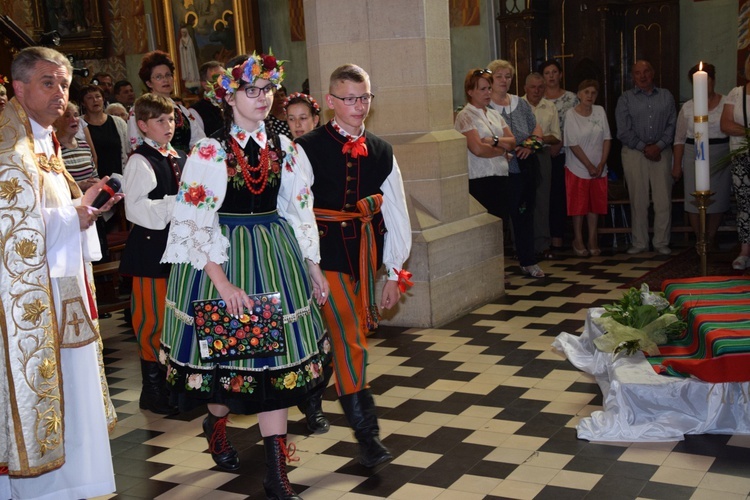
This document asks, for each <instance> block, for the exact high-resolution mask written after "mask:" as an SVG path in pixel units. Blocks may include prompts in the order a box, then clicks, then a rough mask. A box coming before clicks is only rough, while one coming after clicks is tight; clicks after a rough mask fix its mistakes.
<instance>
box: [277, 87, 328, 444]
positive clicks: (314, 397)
mask: <svg viewBox="0 0 750 500" xmlns="http://www.w3.org/2000/svg"><path fill="white" fill-rule="evenodd" d="M284 109H285V110H286V122H287V125H289V130H290V131H291V132H292V136H291V138H294V139H296V138H297V137H302V136H303V135H305V134H306V133H308V132H310V131H311V130H312V129H314V128H315V127H317V126H318V125H319V124H320V105H319V104H318V102H317V101H316V100H315V98H313V97H312V96H310V95H307V94H303V93H301V92H295V93H293V94H291V95H289V96H288V97H287V98H286V100H285V101H284ZM332 374H333V368H332V367H331V366H327V367H326V368H325V370H324V375H325V383H324V384H320V386H319V387H318V389H316V390H315V392H313V393H312V394H310V398H309V399H308V400H307V402H305V403H303V404H301V405H299V410H300V411H301V412H302V413H304V414H305V418H306V420H307V428H308V429H309V430H310V432H312V433H314V434H323V433H324V432H328V430H329V429H330V428H331V423H330V422H329V421H328V419H327V418H326V416H325V414H324V413H323V392H324V391H325V389H326V387H327V386H328V381H329V380H331V375H332Z"/></svg>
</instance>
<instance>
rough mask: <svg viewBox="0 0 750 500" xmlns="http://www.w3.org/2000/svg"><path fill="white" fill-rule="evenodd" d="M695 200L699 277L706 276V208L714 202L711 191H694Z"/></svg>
mask: <svg viewBox="0 0 750 500" xmlns="http://www.w3.org/2000/svg"><path fill="white" fill-rule="evenodd" d="M691 194H692V195H693V197H694V198H695V200H693V205H695V206H696V207H698V221H699V222H698V224H699V225H698V242H697V243H696V249H697V250H698V255H700V258H701V276H706V275H707V274H708V271H707V265H706V254H707V250H708V241H707V240H706V208H708V206H709V205H710V204H711V203H713V202H714V200H712V199H711V197H712V196H713V195H714V193H713V192H712V191H695V192H693V193H691Z"/></svg>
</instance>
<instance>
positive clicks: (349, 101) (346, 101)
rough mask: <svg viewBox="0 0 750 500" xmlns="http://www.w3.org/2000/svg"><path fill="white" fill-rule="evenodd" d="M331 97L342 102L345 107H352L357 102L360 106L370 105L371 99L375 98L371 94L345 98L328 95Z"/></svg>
mask: <svg viewBox="0 0 750 500" xmlns="http://www.w3.org/2000/svg"><path fill="white" fill-rule="evenodd" d="M329 95H330V96H331V97H335V98H336V99H338V100H340V101H344V104H346V105H347V106H354V105H355V104H357V101H358V100H359V101H361V102H362V104H370V102H372V100H373V99H375V96H374V95H373V94H364V95H358V96H356V97H355V96H346V97H339V96H337V95H333V94H329Z"/></svg>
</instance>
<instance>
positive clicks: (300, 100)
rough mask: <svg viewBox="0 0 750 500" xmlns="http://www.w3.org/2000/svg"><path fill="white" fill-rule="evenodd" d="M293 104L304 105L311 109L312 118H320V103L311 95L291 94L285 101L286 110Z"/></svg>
mask: <svg viewBox="0 0 750 500" xmlns="http://www.w3.org/2000/svg"><path fill="white" fill-rule="evenodd" d="M292 104H304V105H306V106H307V107H308V108H310V114H311V115H312V116H320V105H318V102H317V101H316V100H315V99H314V98H313V97H312V96H310V95H307V94H303V93H301V92H295V93H294V94H289V95H288V96H287V98H286V101H284V109H286V108H288V107H289V106H291V105H292Z"/></svg>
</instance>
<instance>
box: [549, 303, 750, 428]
mask: <svg viewBox="0 0 750 500" xmlns="http://www.w3.org/2000/svg"><path fill="white" fill-rule="evenodd" d="M603 312H604V309H602V308H593V309H589V311H588V315H587V317H586V325H585V328H584V331H583V333H582V334H581V336H580V337H579V336H577V335H571V334H569V333H561V334H560V335H558V336H557V338H556V339H555V341H554V342H553V343H552V346H553V347H554V348H556V349H557V350H559V351H561V352H563V353H564V354H565V356H566V357H567V358H568V360H569V361H570V362H571V363H572V364H573V365H574V366H575V367H576V368H578V369H580V370H582V371H584V372H586V373H589V374H591V375H593V376H594V377H595V378H596V381H597V383H598V384H599V387H600V388H601V390H602V394H603V396H604V405H603V406H604V409H603V410H602V411H595V412H593V413H592V414H591V416H590V417H586V418H583V419H581V420H580V422H579V423H578V425H577V426H576V429H577V430H578V437H579V438H581V439H587V440H589V441H677V440H682V439H684V436H685V434H705V433H709V434H750V411H749V410H750V382H734V383H722V384H712V383H708V382H703V381H701V380H698V379H695V378H689V379H686V378H677V377H669V376H665V375H658V374H657V373H656V372H655V371H654V369H653V368H652V367H651V364H650V363H649V362H648V361H647V360H646V357H645V356H644V355H643V353H642V352H640V351H639V352H638V353H636V354H635V355H633V356H625V355H622V354H621V355H618V356H613V355H612V354H609V353H604V352H601V351H599V350H597V349H596V347H595V346H594V342H593V339H594V338H596V337H597V336H600V335H602V334H603V332H602V331H601V330H600V329H599V327H598V326H597V325H595V324H594V323H593V322H592V321H591V319H592V318H596V317H599V316H600V315H601V314H602V313H603Z"/></svg>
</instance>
